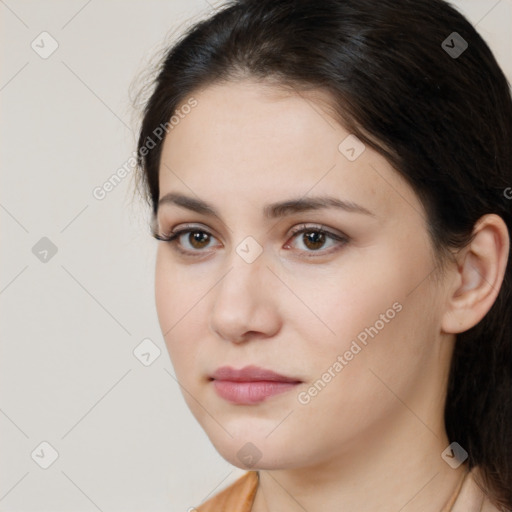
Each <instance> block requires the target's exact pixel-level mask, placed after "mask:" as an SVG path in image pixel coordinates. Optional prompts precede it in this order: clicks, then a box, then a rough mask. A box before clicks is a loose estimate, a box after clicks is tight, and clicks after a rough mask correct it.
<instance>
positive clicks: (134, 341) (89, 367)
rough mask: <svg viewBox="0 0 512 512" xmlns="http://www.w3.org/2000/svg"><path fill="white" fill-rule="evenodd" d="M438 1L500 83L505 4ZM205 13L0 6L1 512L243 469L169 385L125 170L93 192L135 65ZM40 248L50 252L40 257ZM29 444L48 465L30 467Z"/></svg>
mask: <svg viewBox="0 0 512 512" xmlns="http://www.w3.org/2000/svg"><path fill="white" fill-rule="evenodd" d="M453 3H454V5H456V6H458V7H459V8H460V10H461V11H462V12H463V13H464V14H465V15H466V16H467V17H468V18H469V20H470V21H471V22H472V23H473V24H474V25H477V29H478V31H479V32H480V33H481V35H482V36H483V37H484V39H486V41H487V42H488V44H489V45H490V47H491V49H492V50H493V51H494V53H495V55H496V57H497V59H498V61H499V62H500V64H501V66H502V68H503V69H504V71H505V73H506V74H507V76H508V77H509V81H511V77H512V57H511V56H512V38H511V36H510V30H511V27H512V0H500V1H497V0H459V1H457V2H453ZM219 4H220V2H211V3H210V4H208V3H207V2H206V1H205V0H194V1H192V0H151V1H142V0H138V1H133V0H132V1H127V0H124V1H121V0H115V1H114V0H107V1H105V0H104V1H100V0H90V1H87V0H72V1H70V0H68V1H41V0H38V1H35V0H33V1H21V0H17V1H15V0H5V1H3V0H0V16H1V18H0V23H1V27H2V31H1V37H2V40H1V44H0V52H1V61H0V62H1V70H0V101H1V135H0V144H1V152H0V155H1V173H2V174H1V177H2V187H1V189H0V220H1V223H2V242H1V251H2V252H1V256H2V274H1V277H0V305H1V321H2V329H3V334H2V344H1V348H2V352H1V357H0V365H1V366H0V376H1V381H0V429H1V437H0V453H1V454H2V455H1V458H0V461H1V462H0V511H3V512H8V511H9V512H11V511H24V512H25V511H27V512H28V511H37V512H41V511H52V512H60V511H69V510H73V511H76V512H79V511H96V510H100V511H103V512H107V511H112V512H114V511H126V512H128V511H143V510H144V511H146V512H147V511H173V512H174V511H177V512H178V511H179V512H185V511H187V510H189V507H192V506H194V505H195V506H197V505H199V504H200V503H201V502H202V501H204V500H205V499H206V498H207V497H209V496H210V495H211V494H213V493H215V492H217V491H219V490H220V489H221V488H222V487H225V486H226V485H228V484H229V483H231V482H233V481H234V480H236V479H237V478H238V477H239V476H240V475H241V474H243V473H244V470H241V469H239V468H236V467H234V466H231V465H230V464H228V463H227V462H226V461H224V460H223V459H222V458H221V457H220V455H218V454H217V452H216V451H215V449H214V448H213V446H212V445H211V444H210V442H209V440H208V438H207V436H206V434H205V433H204V432H203V431H202V429H201V428H200V426H199V425H198V423H197V422H196V421H195V419H194V418H193V416H192V415H191V414H190V412H189V410H188V408H187V406H186V405H185V402H184V400H183V397H182V395H181V392H180V389H179V386H178V385H177V383H176V381H175V380H174V378H173V375H174V372H173V369H172V366H171V363H170V360H169V356H168V354H167V351H166V348H165V344H164V342H163V338H162V335H161V333H160V329H159V326H158V320H157V316H156V311H155V304H154V287H153V279H154V269H153V268H154V263H155V260H154V256H155V250H156V244H157V242H156V241H155V240H154V239H152V238H151V237H150V234H149V233H150V232H149V227H148V218H149V217H148V210H147V208H146V207H145V206H144V204H143V203H142V202H141V201H140V200H138V199H137V196H135V199H132V194H133V188H134V182H133V174H134V173H133V167H130V166H129V165H127V167H126V168H127V169H132V171H131V172H130V173H129V174H128V177H126V178H125V179H124V180H123V181H122V182H121V183H120V184H119V185H118V186H117V187H116V188H115V189H114V190H112V191H111V192H110V193H108V194H107V195H106V197H105V198H104V199H103V200H98V199H96V198H95V197H94V196H93V193H92V192H93V190H94V188H95V187H98V186H101V185H102V184H103V183H104V182H105V181H107V180H108V179H109V177H110V176H111V175H112V174H114V173H115V172H116V171H117V169H119V168H120V167H122V166H123V165H124V164H125V163H126V162H127V161H128V160H129V158H130V156H132V152H133V151H134V150H135V141H136V133H137V127H138V124H137V123H138V117H137V116H138V113H137V111H136V110H134V109H133V108H132V99H131V98H133V95H134V93H135V92H136V91H137V90H138V87H139V85H140V84H141V82H142V81H143V78H144V76H145V75H146V74H147V72H146V71H145V70H147V69H148V65H150V63H151V62H154V61H155V58H158V56H159V55H160V54H161V53H159V52H161V50H162V48H165V43H166V41H169V42H170V41H172V40H173V37H175V35H176V34H177V33H179V32H180V31H181V30H183V27H184V26H186V25H187V24H189V23H191V22H192V21H194V20H198V19H199V18H201V17H203V16H206V15H208V13H210V12H211V11H212V10H213V9H212V5H213V6H215V5H217V6H218V5H219ZM43 31H46V32H48V33H49V34H50V35H51V37H52V38H53V39H55V40H56V41H57V43H58V45H59V46H58V48H57V50H56V51H55V52H54V53H53V54H52V55H50V56H49V57H48V58H42V57H41V56H40V55H39V54H38V53H36V51H34V49H33V48H32V47H31V44H32V42H33V41H35V43H34V45H38V47H37V48H38V49H39V51H40V52H42V51H48V50H49V49H50V48H51V47H50V40H49V39H44V40H43V42H41V38H42V37H44V36H40V34H41V32H43ZM447 35H448V34H447ZM511 185H512V184H511ZM43 237H47V238H48V239H50V240H51V242H52V243H53V244H54V245H55V246H56V247H57V253H56V254H55V255H54V256H53V257H50V254H48V256H47V261H46V262H44V261H41V260H40V259H39V258H44V253H40V254H39V257H36V255H35V254H34V253H33V247H34V246H35V245H36V244H37V243H38V242H39V241H40V239H41V238H43ZM146 338H149V339H150V340H152V343H153V344H154V346H155V347H157V348H158V349H160V351H161V354H160V356H159V357H157V358H156V359H154V360H153V358H154V355H152V356H145V359H146V362H148V361H147V359H148V357H150V361H153V362H151V364H149V366H146V365H144V364H143V363H142V362H141V361H140V360H139V359H137V358H136V357H135V355H134V353H133V351H134V349H135V348H136V347H137V346H138V345H139V344H140V343H141V342H142V340H144V339H146ZM146 343H147V342H146ZM151 350H153V351H154V350H156V349H155V348H153V349H151ZM144 351H145V350H144ZM143 359H144V358H143ZM44 441H46V442H47V443H49V444H50V445H52V446H53V448H54V449H55V450H56V451H57V453H58V457H57V459H56V460H55V462H53V464H51V465H50V466H49V467H48V468H47V469H43V468H42V467H40V464H41V463H43V464H44V462H45V461H48V460H50V459H49V457H50V455H51V452H50V450H49V449H48V448H47V447H45V445H43V446H40V445H41V443H42V442H44Z"/></svg>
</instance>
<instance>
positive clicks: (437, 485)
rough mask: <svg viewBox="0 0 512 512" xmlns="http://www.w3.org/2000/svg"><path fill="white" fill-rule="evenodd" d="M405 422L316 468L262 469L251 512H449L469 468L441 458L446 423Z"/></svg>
mask: <svg viewBox="0 0 512 512" xmlns="http://www.w3.org/2000/svg"><path fill="white" fill-rule="evenodd" d="M401 423H402V425H401V428H397V424H396V422H393V428H389V429H387V431H386V429H385V428H384V429H383V428H382V425H379V432H370V433H368V432H367V433H366V434H365V439H364V440H360V441H358V442H354V443H352V445H351V447H350V448H348V449H345V450H343V451H342V452H338V453H333V454H332V455H331V457H329V458H328V459H324V460H322V461H321V462H320V463H318V464H316V465H309V466H308V467H301V468H292V469H279V470H260V471H259V485H258V490H257V492H256V496H255V500H254V504H253V508H252V512H270V511H274V510H283V511H286V512H296V511H297V512H304V510H306V511H309V512H313V511H315V510H337V511H343V512H361V510H364V511H365V512H396V511H398V510H402V511H403V512H406V511H407V512H414V511H418V512H419V511H422V512H439V511H442V512H445V511H446V512H448V510H449V509H450V508H451V504H452V501H453V500H452V496H453V495H454V494H455V493H456V491H457V490H458V488H459V485H460V482H461V480H462V478H463V477H464V474H465V473H466V465H464V464H463V465H461V466H459V467H458V468H457V469H452V468H451V467H450V466H449V465H448V464H447V463H446V462H445V461H444V460H443V459H442V458H441V453H442V452H443V451H444V449H445V448H446V447H447V446H448V444H449V442H448V439H447V436H446V433H445V431H444V427H442V422H439V423H440V428H438V429H437V430H435V429H434V430H431V429H430V428H428V427H427V426H426V425H424V424H423V423H422V422H421V421H420V420H419V419H418V418H417V417H416V416H415V415H413V414H412V413H411V411H409V410H404V414H403V416H402V418H401ZM390 427H391V426H390Z"/></svg>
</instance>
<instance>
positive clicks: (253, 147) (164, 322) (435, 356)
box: [156, 81, 452, 469]
mask: <svg viewBox="0 0 512 512" xmlns="http://www.w3.org/2000/svg"><path fill="white" fill-rule="evenodd" d="M193 97H194V98H195V100H196V101H197V104H196V105H195V106H194V107H193V108H190V109H183V112H188V113H187V114H186V115H185V114H183V113H182V115H181V116H180V121H179V122H178V123H176V124H175V125H173V128H172V130H171V131H170V132H169V133H168V135H167V137H166V139H165V142H164V146H163V152H162V159H161V165H160V175H159V184H160V199H162V198H164V197H165V196H167V195H168V194H171V193H172V194H179V195H181V196H186V197H187V198H189V199H190V202H189V203H188V205H189V207H186V206H185V205H183V202H181V203H182V205H181V206H180V205H178V204H177V203H176V202H174V201H171V200H170V198H169V196H168V198H167V200H164V201H162V203H161V204H160V206H159V210H158V217H157V220H158V232H159V233H160V234H161V235H164V234H169V233H170V232H171V231H174V232H176V231H178V230H180V229H183V228H187V229H190V230H191V232H188V233H184V234H181V235H180V236H178V237H177V239H176V240H175V241H174V242H173V243H170V242H160V243H159V247H158V253H157V263H156V306H157V311H158V318H159V322H160V327H161V329H162V333H163V334H164V337H165V341H166V344H167V348H168V350H169V354H170V357H171V360H172V363H173V365H174V368H175V373H176V377H177V379H178V381H179V383H180V384H181V385H182V386H183V388H184V389H183V394H184V398H185V400H186V402H187V404H188V406H189V407H190V409H191V411H192V413H193V414H194V416H195V417H196V418H197V420H198V422H199V423H200V424H201V426H202V427H203V429H204V430H205V431H206V433H207V435H208V436H209V438H210V439H211V441H212V443H213V444H214V446H215V447H216V448H217V450H218V451H219V453H220V454H221V455H222V456H223V457H224V458H226V459H227V460H228V461H229V462H231V463H232V464H234V465H236V466H239V467H242V468H247V465H249V466H251V467H253V468H262V469H265V468H267V469H269V468H292V467H304V466H307V465H317V464H320V463H324V462H328V461H334V460H339V458H340V457H349V456H351V455H354V456H356V455H357V456H359V457H360V456H361V454H362V453H367V454H368V456H370V454H372V453H374V452H375V450H379V449H380V448H379V446H382V443H383V441H384V440H386V441H390V440H391V442H393V441H392V440H393V439H394V438H395V437H397V436H401V440H402V442H406V441H407V439H408V438H410V440H411V442H414V443H417V442H418V441H419V440H421V439H431V438H432V437H433V433H434V432H435V433H437V432H438V431H439V430H438V429H439V428H441V425H442V410H443V400H444V388H445V385H446V377H447V367H448V361H449V356H450V350H451V346H452V344H451V343H449V341H450V340H451V339H452V338H450V339H449V340H447V339H443V338H444V337H447V335H446V334H443V333H442V332H441V329H440V322H441V315H442V312H443V300H444V295H443V288H442V287H441V286H439V285H436V282H435V280H434V279H433V275H434V274H433V271H434V269H435V263H434V261H433V258H432V252H431V246H430V242H429V238H428V234H427V230H426V225H425V214H424V210H423V208H422V206H421V204H420V202H419V200H418V198H417V197H416V195H415V194H414V192H413V191H412V189H411V188H410V187H409V186H408V185H407V184H406V182H405V181H404V180H403V179H401V177H400V176H399V174H398V173H397V172H396V171H395V170H393V168H392V167H391V166H390V165H389V164H388V163H387V161H386V160H385V159H384V158H383V157H381V156H380V155H379V154H378V153H376V152H375V151H373V150H372V149H371V148H370V147H368V146H366V147H364V146H361V145H360V144H361V143H360V142H358V141H357V140H356V141H354V140H353V139H352V138H351V137H349V138H348V139H347V137H348V136H349V135H350V134H349V132H347V131H346V130H345V129H344V128H343V127H342V126H340V125H339V124H337V123H336V122H335V121H334V119H333V118H331V117H330V116H329V115H328V114H327V113H326V111H325V110H324V109H323V108H322V103H321V102H320V101H315V100H314V99H313V96H311V95H309V96H305V95H295V94H294V95H284V94H283V93H279V92H278V91H277V90H276V89H272V88H271V87H269V86H264V85H262V84H256V83H253V82H249V81H242V82H238V83H229V84H223V85H215V86H210V87H208V88H206V89H204V90H202V91H199V92H197V93H196V94H194V95H193ZM194 104H195V103H194ZM327 196H329V197H330V198H333V199H335V200H336V201H338V204H337V205H335V204H334V203H332V204H329V203H326V204H325V205H324V206H319V207H317V208H313V207H311V204H310V202H311V201H319V198H325V197H327ZM192 201H194V203H195V204H196V206H197V204H198V202H201V203H206V204H207V205H208V210H207V209H206V208H193V207H192V206H193V205H192V204H191V202H192ZM290 201H291V202H292V203H293V204H295V206H293V205H290V206H289V207H280V208H277V207H276V208H273V207H272V206H271V205H274V204H276V203H286V202H290ZM178 202H179V201H178ZM295 202H296V203H295ZM302 202H304V204H303V205H302V206H301V204H302ZM319 204H320V203H317V206H318V205H319ZM308 205H309V206H308ZM343 205H345V206H343ZM212 211H214V212H216V215H214V214H212ZM302 228H307V229H306V230H305V231H304V232H302V233H299V234H295V232H296V231H299V230H301V229H302ZM318 228H322V229H324V230H325V231H327V232H328V233H327V234H322V233H321V232H318ZM180 249H181V250H182V251H185V252H181V251H180ZM250 365H251V366H257V367H260V368H264V369H268V370H272V371H273V372H276V373H278V374H280V375H283V376H286V377H289V378H290V380H292V381H295V383H288V384H283V383H282V382H281V383H275V382H274V384H269V383H268V382H267V383H266V384H265V383H263V384H262V382H260V383H259V384H255V383H254V382H252V384H251V383H248V382H244V383H240V382H238V383H234V382H232V381H231V382H230V381H229V379H230V378H232V377H229V376H228V377H226V376H225V377H224V379H227V380H224V379H223V378H221V377H220V376H219V378H218V379H217V380H212V378H211V377H212V375H214V373H215V372H216V370H217V369H218V368H220V367H224V366H229V367H231V368H233V369H241V368H244V367H246V366H250ZM242 378H243V379H246V380H251V379H252V380H255V379H257V378H258V376H255V375H254V374H253V375H252V377H251V376H249V377H247V376H245V377H243V376H242ZM259 378H260V379H261V378H263V377H262V376H261V375H260V376H259ZM265 378H267V377H265ZM223 380H224V382H223ZM269 390H270V391H271V392H273V393H274V394H270V395H266V394H265V393H266V392H267V391H269ZM404 436H405V437H404ZM244 463H245V465H244Z"/></svg>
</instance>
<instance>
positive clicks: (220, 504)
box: [195, 471, 258, 512]
mask: <svg viewBox="0 0 512 512" xmlns="http://www.w3.org/2000/svg"><path fill="white" fill-rule="evenodd" d="M257 487H258V472H257V471H248V472H247V473H245V474H244V475H242V476H241V477H240V478H239V479H238V480H236V481H235V482H233V483H232V484H231V485H230V486H229V487H226V489H224V490H222V491H220V492H219V493H217V494H215V495H214V496H212V497H211V498H210V499H209V500H207V501H205V502H204V503H203V504H202V505H200V506H199V507H196V509H195V510H197V512H250V510H251V508H252V503H253V501H254V496H255V494H256V489H257Z"/></svg>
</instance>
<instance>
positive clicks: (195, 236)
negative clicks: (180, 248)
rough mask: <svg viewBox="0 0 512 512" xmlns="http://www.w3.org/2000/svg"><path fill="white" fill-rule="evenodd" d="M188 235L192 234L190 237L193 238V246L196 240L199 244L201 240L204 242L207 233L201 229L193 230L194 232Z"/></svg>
mask: <svg viewBox="0 0 512 512" xmlns="http://www.w3.org/2000/svg"><path fill="white" fill-rule="evenodd" d="M190 235H191V236H192V239H193V242H192V246H195V243H196V242H198V243H199V245H200V244H201V242H204V241H205V239H207V238H208V235H207V234H206V233H203V232H201V231H194V232H192V233H190Z"/></svg>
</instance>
